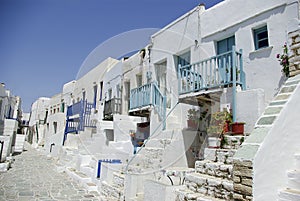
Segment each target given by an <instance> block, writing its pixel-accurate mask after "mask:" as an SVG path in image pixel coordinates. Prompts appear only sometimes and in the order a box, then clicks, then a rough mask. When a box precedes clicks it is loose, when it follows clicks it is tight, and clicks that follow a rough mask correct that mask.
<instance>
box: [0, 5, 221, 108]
mask: <svg viewBox="0 0 300 201" xmlns="http://www.w3.org/2000/svg"><path fill="white" fill-rule="evenodd" d="M220 1H222V0H203V1H199V0H0V82H4V83H5V84H6V88H7V89H9V90H11V91H12V93H13V94H14V95H18V96H20V97H21V98H22V101H23V104H22V108H23V110H24V111H25V112H29V111H30V107H31V104H32V102H34V101H35V100H36V99H37V98H38V97H41V96H46V97H51V96H53V95H55V94H57V93H59V92H61V91H62V86H63V84H64V83H66V82H68V81H71V80H73V79H75V78H76V74H77V72H78V69H79V68H80V66H81V64H82V63H83V61H84V60H85V58H86V57H87V56H88V54H89V53H90V52H91V51H92V50H93V49H94V48H96V47H97V46H98V45H99V44H101V43H102V42H104V41H105V40H107V39H109V38H111V37H113V36H115V35H118V34H120V33H123V32H126V31H129V30H133V29H141V28H162V27H164V26H165V25H167V24H169V23H170V22H172V21H173V20H175V19H176V18H178V17H180V16H181V15H183V14H184V13H186V12H188V11H189V10H191V9H193V8H194V7H196V6H197V5H198V4H199V3H204V4H205V5H206V8H209V7H211V6H213V5H214V4H216V3H218V2H220Z"/></svg>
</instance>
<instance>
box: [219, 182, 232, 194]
mask: <svg viewBox="0 0 300 201" xmlns="http://www.w3.org/2000/svg"><path fill="white" fill-rule="evenodd" d="M222 186H223V188H224V189H226V190H227V191H229V192H233V183H232V182H229V181H223V182H222Z"/></svg>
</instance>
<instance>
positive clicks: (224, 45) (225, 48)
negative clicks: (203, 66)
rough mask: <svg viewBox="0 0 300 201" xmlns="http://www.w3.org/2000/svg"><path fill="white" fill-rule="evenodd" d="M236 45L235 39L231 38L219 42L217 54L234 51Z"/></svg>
mask: <svg viewBox="0 0 300 201" xmlns="http://www.w3.org/2000/svg"><path fill="white" fill-rule="evenodd" d="M234 45H235V37H234V36H231V37H228V38H225V39H223V40H220V41H218V42H217V54H218V55H219V54H223V53H225V52H229V51H231V50H232V46H234Z"/></svg>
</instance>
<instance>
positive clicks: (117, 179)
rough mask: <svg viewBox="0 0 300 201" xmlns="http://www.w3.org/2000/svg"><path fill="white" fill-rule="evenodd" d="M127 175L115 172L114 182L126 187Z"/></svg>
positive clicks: (116, 184)
mask: <svg viewBox="0 0 300 201" xmlns="http://www.w3.org/2000/svg"><path fill="white" fill-rule="evenodd" d="M124 183H125V175H124V174H120V173H117V172H114V173H113V184H114V185H115V186H118V187H120V188H124Z"/></svg>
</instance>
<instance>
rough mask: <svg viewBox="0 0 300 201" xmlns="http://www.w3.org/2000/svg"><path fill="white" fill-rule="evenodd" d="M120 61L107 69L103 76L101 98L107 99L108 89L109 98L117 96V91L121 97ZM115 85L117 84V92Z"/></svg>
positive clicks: (121, 66)
mask: <svg viewBox="0 0 300 201" xmlns="http://www.w3.org/2000/svg"><path fill="white" fill-rule="evenodd" d="M122 68H123V64H122V61H120V62H118V63H116V64H115V65H114V66H113V67H112V68H111V69H109V70H108V71H107V72H106V73H105V75H104V78H103V85H104V86H103V92H102V97H103V100H108V99H109V97H108V91H109V90H110V89H111V90H112V95H111V98H117V97H118V93H119V97H118V98H121V97H122V91H121V90H122ZM117 85H119V90H120V91H119V92H117Z"/></svg>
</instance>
